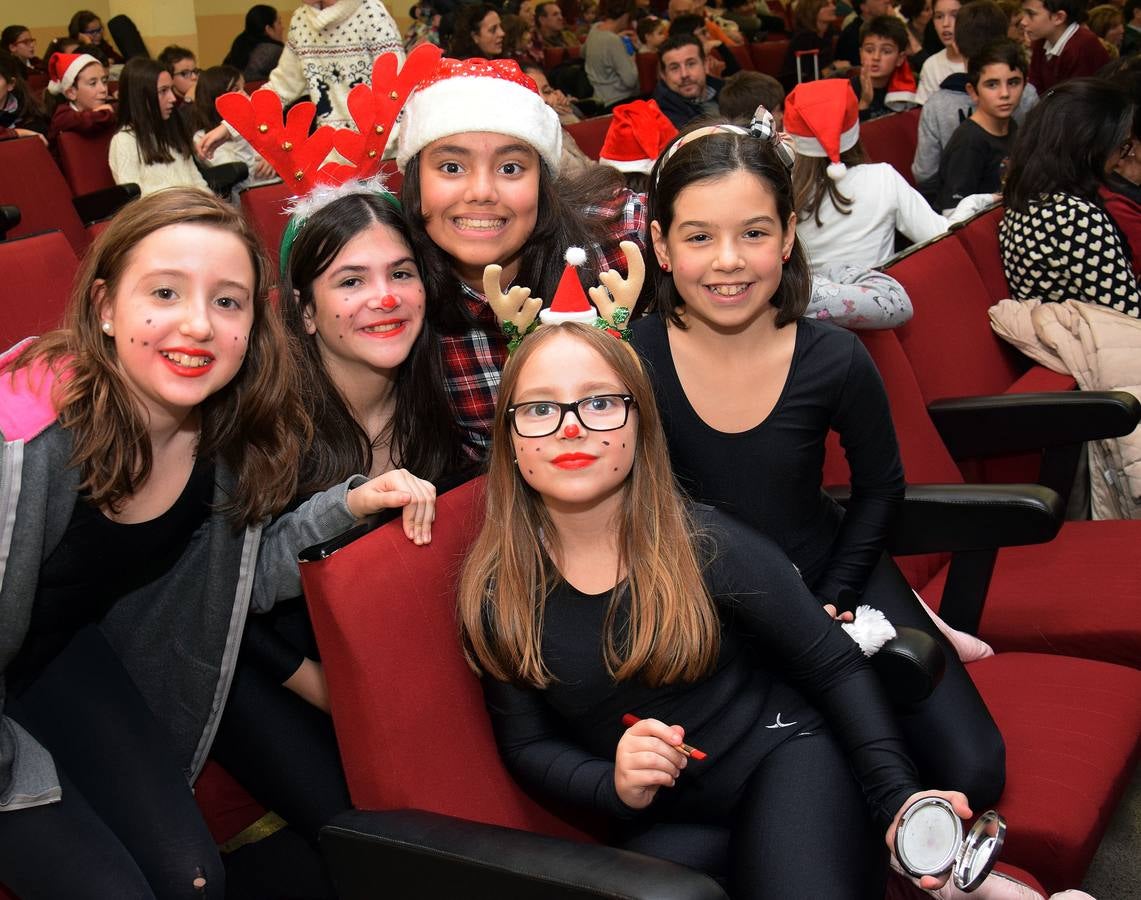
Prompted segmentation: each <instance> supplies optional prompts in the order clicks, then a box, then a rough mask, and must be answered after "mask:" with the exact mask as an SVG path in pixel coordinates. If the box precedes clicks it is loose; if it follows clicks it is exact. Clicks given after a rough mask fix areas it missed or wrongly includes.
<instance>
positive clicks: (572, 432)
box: [563, 422, 581, 438]
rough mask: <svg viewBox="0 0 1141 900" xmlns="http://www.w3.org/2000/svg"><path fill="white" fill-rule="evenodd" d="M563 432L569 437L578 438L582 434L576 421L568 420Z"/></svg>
mask: <svg viewBox="0 0 1141 900" xmlns="http://www.w3.org/2000/svg"><path fill="white" fill-rule="evenodd" d="M563 434H565V435H566V436H567V437H569V438H576V437H578V436H579V434H581V432H580V431H579V427H578V426H577V425H576V424H575V423H574V422H568V423H567V427H566V428H564V429H563Z"/></svg>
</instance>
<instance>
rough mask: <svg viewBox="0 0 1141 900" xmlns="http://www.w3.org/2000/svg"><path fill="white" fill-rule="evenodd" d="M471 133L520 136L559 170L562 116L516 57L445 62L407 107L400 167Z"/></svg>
mask: <svg viewBox="0 0 1141 900" xmlns="http://www.w3.org/2000/svg"><path fill="white" fill-rule="evenodd" d="M469 131H490V132H493V133H495V134H505V135H508V136H509V137H514V138H518V139H519V140H521V141H523V142H524V143H526V144H529V145H530V146H532V147H534V148H535V150H536V151H537V152H538V154H539V156H540V157H542V159H543V161H544V162H545V163H546V164H547V165H548V166H549V167H550V169H551V171H552V172H555V173H557V172H558V171H559V159H560V157H561V156H562V152H563V129H562V124H561V123H560V122H559V116H558V113H556V112H555V111H554V110H553V109H551V108H550V107H549V106H547V104H546V103H545V102H544V101H543V98H542V96H541V95H540V94H539V88H538V87H537V86H536V85H535V81H534V79H532V78H531V77H529V76H527V75H524V74H523V70H522V69H520V68H519V63H517V62H515V60H513V59H492V60H487V59H479V58H478V57H476V58H473V59H448V58H447V57H445V58H444V59H441V60H440V64H439V66H438V67H437V68H436V71H435V72H433V73H432V74H431V75H429V76H428V77H427V78H425V79H424V80H423V81H421V82H420V84H419V85H417V86H416V90H415V91H414V92H413V93H412V96H411V97H410V98H409V99H408V102H407V103H406V104H405V106H404V118H403V120H402V124H401V126H400V147H399V149H398V150H397V151H396V164H397V165H398V166H399V167H400V171H402V172H403V171H404V169H405V167H406V166H407V165H408V160H410V159H411V158H412V157H413V156H415V155H416V154H417V153H419V152H420V151H421V150H423V149H424V148H425V147H426V146H427V145H428V144H430V143H432V142H433V141H437V140H439V139H440V138H444V137H448V136H450V135H453V134H462V133H464V132H469Z"/></svg>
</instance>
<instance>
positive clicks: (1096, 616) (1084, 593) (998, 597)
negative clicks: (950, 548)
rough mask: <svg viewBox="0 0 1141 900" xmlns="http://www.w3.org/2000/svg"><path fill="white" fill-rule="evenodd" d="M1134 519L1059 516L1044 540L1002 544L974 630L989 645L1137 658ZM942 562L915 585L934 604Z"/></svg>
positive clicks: (1130, 661)
mask: <svg viewBox="0 0 1141 900" xmlns="http://www.w3.org/2000/svg"><path fill="white" fill-rule="evenodd" d="M1138 547H1141V522H1134V521H1105V522H1067V523H1066V524H1065V525H1063V526H1062V530H1061V532H1060V533H1059V534H1058V536H1057V537H1056V538H1055V539H1054V540H1053V541H1051V542H1050V543H1048V544H1039V545H1035V546H1031V547H1007V548H1005V549H1003V550H1000V551H999V554H998V563H997V565H996V566H995V570H994V576H993V578H992V580H991V584H990V592H989V593H988V594H987V602H986V607H985V608H984V609H983V616H982V622H981V623H980V626H979V637H981V638H982V639H983V640H985V641H987V642H988V643H990V644H991V645H992V646H993V647H994V648H995V649H996V650H999V651H1003V650H1025V651H1031V652H1035V653H1060V654H1065V655H1067V656H1079V657H1082V658H1084V659H1100V660H1104V661H1107V662H1114V663H1119V664H1122V665H1128V666H1134V667H1138V666H1141V620H1139V619H1138V616H1137V597H1138V589H1139V586H1141V554H1138V552H1137V551H1138ZM946 577H947V567H944V568H943V569H942V570H940V572H939V573H938V574H937V575H936V576H935V577H934V578H932V579H931V581H930V582H928V584H927V585H925V586H924V587H923V588H921V589H920V593H921V594H922V595H923V598H924V599H925V600H926V601H927V602H928V603H929V604H931V605H932V606H933V607H935V608H938V605H939V601H940V599H941V597H942V594H943V587H944V584H945V582H946Z"/></svg>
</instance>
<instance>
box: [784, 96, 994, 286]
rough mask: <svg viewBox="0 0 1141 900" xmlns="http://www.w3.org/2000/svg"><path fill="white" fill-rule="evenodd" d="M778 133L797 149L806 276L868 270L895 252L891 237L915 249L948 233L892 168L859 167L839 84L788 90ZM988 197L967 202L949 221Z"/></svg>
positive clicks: (854, 107) (854, 130) (853, 124)
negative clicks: (825, 270) (830, 268)
mask: <svg viewBox="0 0 1141 900" xmlns="http://www.w3.org/2000/svg"><path fill="white" fill-rule="evenodd" d="M784 127H785V130H786V131H787V132H788V133H789V134H790V135H791V137H792V143H793V147H794V148H795V150H796V164H795V166H794V167H793V170H792V184H793V190H794V192H795V195H796V212H797V230H798V232H799V234H800V239H801V241H803V242H804V247H805V250H807V252H808V257H809V259H810V261H811V265H812V269H813V271H818V270H819V269H821V268H822V267H824V266H827V265H831V264H836V263H846V264H849V265H857V266H868V267H871V266H875V265H877V264H878V263H881V262H883V261H884V260H885V259H887V258H888V257H890V256H891V255H892V254H893V253H894V252H895V233H896V231H899V232H901V233H902V234H903V235H904V237H906V238H907V239H908V240H909V241H912V242H913V243H919V242H922V241H926V240H930V239H931V238H933V237H935V236H936V235H939V234H942V233H943V232H944V231H946V230H947V229H948V228H949V227H950V224H951V223H950V221H948V220H947V219H945V218H943V216H941V215H939V214H938V213H936V212H935V211H934V210H932V209H931V207H930V206H928V204H927V201H926V200H924V199H923V196H922V195H921V194H920V193H919V192H918V191H917V190H915V188H913V187H912V186H911V185H909V184H908V183H907V182H906V181H904V179H903V176H902V175H900V174H899V173H898V172H897V171H896V170H895V169H894V168H892V166H891V165H889V164H888V163H868V162H865V161H864V159H865V157H864V151H863V148H862V147H861V146H860V117H859V108H858V104H857V101H856V95H855V94H853V93H852V89H851V88H850V87H849V86H848V84H847V83H846V82H844V81H840V80H837V79H826V80H824V81H811V82H808V83H807V84H801V85H798V86H797V87H795V88H794V89H793V91H792V93H790V94H789V95H788V98H787V99H786V100H785V104H784ZM992 199H993V198H992V197H989V196H987V197H986V199H985V201H984V200H982V199H981V197H979V196H972V197H968V198H966V199H965V200H964V201H963V203H962V204H960V207H959V209H957V210H956V213H955V215H954V216H953V217H952V218H953V220H958V219H965V218H967V217H969V216H970V215H971V214H973V213H974V212H977V211H978V210H979V209H981V208H982V207H983V206H985V205H986V203H989V202H991V200H992Z"/></svg>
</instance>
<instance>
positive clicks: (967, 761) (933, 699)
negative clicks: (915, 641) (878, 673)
mask: <svg viewBox="0 0 1141 900" xmlns="http://www.w3.org/2000/svg"><path fill="white" fill-rule="evenodd" d="M859 602H860V603H866V604H868V605H869V606H872V607H874V608H876V609H878V610H881V611H882V612H883V613H884V615H886V616H887V617H888V619H889V620H890V621H891V623H892V624H893V625H907V626H911V627H913V628H919V629H921V630H922V631H925V632H927V633H928V634H930V635H931V636H932V637H934V638H935V639H936V640H937V641H938V642H939V645H940V646H941V647H942V648H943V655H944V657H945V659H946V663H947V666H946V670H945V672H944V675H943V680H942V681H941V682H940V683H939V685H938V687H936V688H935V691H934V692H933V693H932V694H931V696H930V697H928V698H927V699H926V700H924V701H923V702H922V703H918V704H915V705H913V706H911V707H909V708H906V709H897V716H896V717H897V719H898V721H899V725H900V728H901V730H902V731H903V734H904V737H905V738H906V739H907V746H908V749H909V750H910V751H911V757H912V759H913V760H914V761H915V765H916V766H917V767H918V768H919V780H920V781H921V782H922V783H923V784H924V785H925V786H926V787H930V788H938V789H941V790H950V791H962V792H963V793H964V794H966V795H967V799H968V800H970V802H971V806H972V807H973V808H974V809H977V810H982V809H986V808H988V807H989V806H992V805H993V804H994V803H995V802H997V800H998V798H999V796H1001V794H1002V789H1003V785H1004V784H1005V782H1006V745H1005V744H1004V743H1003V740H1002V734H1001V733H1000V732H999V730H998V726H997V725H996V724H995V722H994V719H993V718H991V715H990V712H989V710H987V708H986V704H985V703H983V700H982V697H980V696H979V692H978V690H977V689H976V688H975V685H974V682H972V681H971V678H970V676H969V675H968V674H967V670H966V667H965V666H964V665H963V664H962V662H960V661H959V657H958V654H957V653H955V650H954V648H953V647H952V646H951V645H950V643H948V641H947V639H946V638H944V637H943V635H942V633H941V632H940V631H939V629H938V627H936V625H935V623H934V622H932V621H931V617H930V616H928V615H927V613H926V612H925V611H924V609H923V607H922V606H920V605H919V601H918V600H916V599H915V594H914V593H913V592H912V590H911V587H910V586H909V585H908V583H907V580H906V579H905V578H904V577H903V575H902V574H901V573H900V571H899V569H898V568H897V567H896V565H895V563H894V562H892V561H891V559H889V558H888V557H887V556H884V557H883V558H882V559H881V560H880V562H879V564H878V565H877V566H876V568H875V569H874V570H873V571H872V575H871V578H870V579H868V586H867V588H866V589H865V590H864V594H863V596H862V597H861V598H860V600H859Z"/></svg>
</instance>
